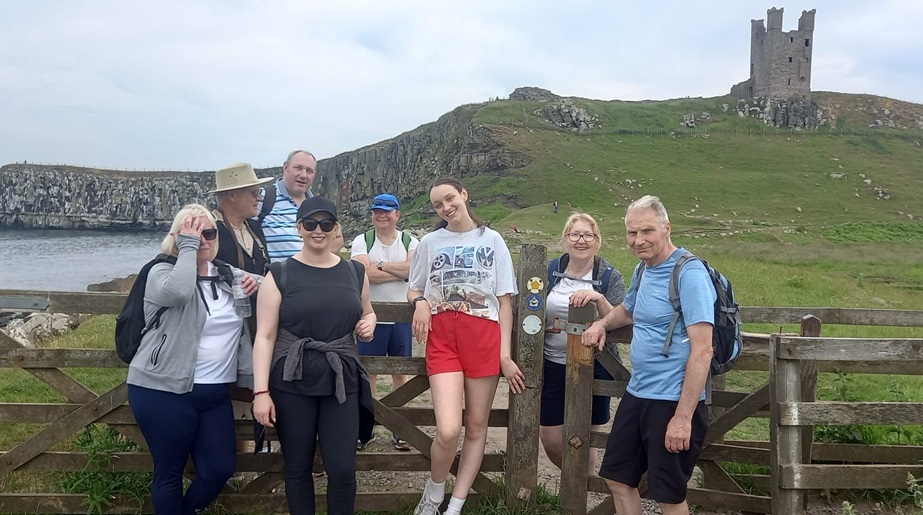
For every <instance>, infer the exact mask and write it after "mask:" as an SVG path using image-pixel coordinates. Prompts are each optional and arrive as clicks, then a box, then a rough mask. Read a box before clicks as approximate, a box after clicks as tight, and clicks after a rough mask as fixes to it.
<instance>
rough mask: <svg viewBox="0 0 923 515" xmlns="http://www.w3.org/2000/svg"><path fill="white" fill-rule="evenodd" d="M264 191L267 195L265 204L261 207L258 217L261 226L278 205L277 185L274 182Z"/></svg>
mask: <svg viewBox="0 0 923 515" xmlns="http://www.w3.org/2000/svg"><path fill="white" fill-rule="evenodd" d="M263 189H264V190H265V191H266V194H265V195H263V204H262V205H261V206H260V214H258V215H257V216H256V219H257V220H259V222H260V224H262V223H263V220H264V219H265V218H266V215H268V214H269V213H271V212H272V208H273V207H274V206H275V205H276V183H274V182H273V183H271V184H268V185H266V187H265V188H263Z"/></svg>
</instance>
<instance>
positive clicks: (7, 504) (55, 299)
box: [0, 245, 547, 513]
mask: <svg viewBox="0 0 923 515" xmlns="http://www.w3.org/2000/svg"><path fill="white" fill-rule="evenodd" d="M546 270H547V268H546V255H545V247H543V246H539V245H524V246H523V248H522V250H521V253H520V260H519V274H518V275H519V280H518V281H519V288H520V290H521V291H523V292H528V291H529V289H530V288H531V289H533V290H536V291H539V292H540V293H542V295H543V292H542V290H543V288H544V284H543V283H542V284H538V283H536V281H535V279H538V281H539V282H542V278H544V277H545V275H546V273H547V272H546ZM540 298H541V302H538V303H536V302H535V301H534V298H533V301H532V302H530V303H527V301H529V300H530V295H529V294H528V293H527V294H525V295H521V296H520V297H519V305H518V307H517V308H515V309H514V314H515V315H516V316H517V320H524V319H526V318H527V317H529V315H534V316H536V317H538V318H539V319H540V320H541V321H542V322H543V321H544V302H543V300H544V297H543V296H542V297H540ZM124 300H125V296H124V295H123V294H109V293H70V292H44V291H43V292H38V291H2V290H0V311H4V310H5V311H17V310H18V311H43V312H49V313H88V314H116V313H118V311H119V310H120V309H121V307H122V304H123V303H124ZM374 308H375V311H376V313H377V315H378V319H379V320H381V321H397V322H409V321H410V320H411V317H412V316H413V311H412V309H411V308H410V307H409V306H408V305H407V304H406V303H375V304H374ZM539 329H540V328H539ZM543 337H544V334H543V331H541V330H536V331H534V332H532V329H531V326H530V330H529V331H528V332H527V331H525V330H518V331H515V332H514V348H513V352H514V358H516V359H517V363H518V364H519V366H520V368H521V369H522V371H523V373H524V374H525V376H526V377H527V378H528V387H527V388H526V391H525V392H524V393H522V394H520V395H516V396H511V399H510V403H509V409H494V410H492V411H491V413H490V418H489V425H490V426H491V427H504V428H508V431H507V435H508V436H507V442H506V452H505V453H504V452H494V453H489V454H486V455H485V456H484V461H483V465H482V466H481V473H480V474H479V475H478V477H477V478H476V479H475V482H474V490H475V491H476V493H475V494H473V495H472V504H473V503H476V502H477V498H478V494H484V493H491V494H494V495H495V494H497V493H499V492H498V490H499V489H500V488H501V487H500V486H499V485H500V484H501V483H499V482H497V481H494V480H492V479H491V478H490V477H488V475H487V474H490V473H504V472H505V475H504V481H503V484H504V485H505V486H506V490H507V491H508V501H509V502H510V503H518V502H525V503H529V502H533V501H534V496H535V490H536V487H537V481H538V479H537V476H538V424H539V418H538V416H539V411H538V407H539V400H540V394H541V373H542V361H541V360H542V357H543V354H542V345H543V343H544V339H543ZM362 362H363V365H364V366H365V367H366V369H367V370H368V371H369V372H370V373H372V374H408V375H413V376H415V377H414V378H413V379H411V380H410V381H408V382H407V383H406V384H404V385H403V386H401V387H400V388H398V389H396V390H394V391H392V392H391V393H389V394H388V395H386V396H385V397H383V398H382V399H380V400H377V401H376V402H375V408H376V410H375V418H376V422H377V423H378V424H379V425H381V426H384V427H386V428H388V429H390V430H392V431H395V432H397V433H399V434H400V435H401V437H402V438H403V439H405V440H406V441H407V442H409V443H410V444H411V445H412V446H413V447H414V448H415V449H416V451H417V452H412V453H402V452H396V451H395V452H385V453H371V452H360V453H359V454H358V456H357V458H356V465H357V470H358V471H372V470H374V471H418V472H428V471H429V465H430V463H429V454H430V444H431V443H432V439H431V438H430V437H429V436H428V435H427V434H426V433H425V432H424V431H422V430H421V429H419V426H424V427H426V426H434V425H435V416H434V414H433V410H432V408H431V407H412V406H407V404H408V403H409V402H410V401H411V400H413V399H414V398H416V397H417V396H419V395H420V394H422V393H424V392H426V391H427V390H428V389H429V380H428V379H427V377H426V366H425V362H424V358H370V357H364V358H362ZM125 366H126V365H125V364H124V363H122V361H121V360H120V359H119V358H118V356H117V355H116V353H115V351H114V350H108V349H52V348H24V347H22V346H21V345H20V344H19V343H18V342H16V341H15V340H13V339H12V338H10V337H9V336H7V335H6V334H4V333H3V332H2V331H0V367H6V368H19V369H22V370H24V371H26V372H28V373H29V374H31V375H33V376H34V377H36V378H38V379H39V380H41V381H42V382H43V383H45V384H47V385H49V386H50V387H51V388H52V389H54V390H55V391H56V392H57V393H59V394H60V395H61V396H62V397H63V398H64V399H66V402H63V403H42V404H34V403H12V402H7V403H0V423H26V424H41V425H44V427H43V428H42V429H40V430H38V431H37V432H36V433H35V434H32V435H30V436H28V437H27V438H26V439H25V440H23V441H21V442H19V443H17V444H16V445H14V446H13V447H12V448H10V449H8V450H6V451H5V452H2V453H0V477H5V476H8V475H9V474H11V473H14V472H19V471H33V472H34V471H82V470H102V471H112V472H132V471H145V472H147V471H150V470H151V468H152V460H151V456H150V454H149V453H147V452H146V450H145V449H144V445H145V442H144V438H143V437H142V436H141V433H140V431H139V429H138V427H137V425H136V424H135V421H134V417H133V416H132V413H131V410H130V408H129V407H128V405H127V385H126V384H125V383H124V382H123V383H121V384H119V385H117V386H115V387H114V388H112V389H110V390H109V391H106V392H102V393H97V392H94V391H93V390H92V389H91V388H89V387H88V386H87V385H85V384H83V383H81V382H80V381H78V380H77V379H75V378H74V377H73V376H72V375H70V374H68V373H67V369H70V368H78V367H79V368H96V369H111V368H124V367H125ZM501 387H505V386H503V385H501ZM91 424H106V425H108V426H109V427H112V428H113V429H115V430H116V431H117V432H118V433H120V434H121V435H123V436H125V437H126V438H128V439H130V440H132V441H134V442H135V443H137V444H138V445H139V446H140V447H141V451H139V452H125V453H116V454H115V455H113V456H112V459H111V460H109V462H108V463H106V464H103V465H90V464H89V463H88V460H87V454H86V453H82V452H74V451H60V450H54V448H55V446H60V444H61V443H62V442H67V441H68V440H69V439H70V438H71V437H72V436H73V435H74V434H76V433H78V432H79V431H81V430H82V429H83V428H85V427H86V426H88V425H91ZM237 424H238V425H237V431H238V439H239V440H250V439H251V438H252V431H253V429H252V423H251V422H249V421H238V422H237ZM273 435H274V433H273V432H272V430H269V436H270V437H272V436H273ZM282 460H283V456H282V454H279V453H268V454H258V455H252V454H249V453H238V456H237V470H238V472H258V473H260V474H259V475H258V476H257V477H255V479H252V480H249V481H245V482H243V484H242V485H240V488H239V489H237V490H232V489H230V488H228V489H227V490H226V492H224V493H222V495H221V496H220V497H219V499H218V502H219V503H220V504H221V505H222V506H223V507H224V508H225V509H227V510H229V511H231V512H235V513H269V512H286V511H287V505H286V500H285V496H284V494H282V493H279V492H277V491H276V490H277V487H279V486H280V485H281V484H282V482H283V473H282V471H283V461H282ZM457 465H458V461H457V460H456V463H455V464H454V465H453V467H452V471H453V473H454V472H455V470H456V467H457ZM315 470H316V471H321V470H323V465H322V463H321V462H320V459H319V458H318V460H317V461H316V462H315ZM189 472H190V473H193V470H192V468H191V466H190V470H189ZM485 473H486V474H485ZM250 476H256V474H250ZM402 483H404V484H406V482H402ZM422 488H423V480H422V479H421V480H420V484H419V485H418V486H417V487H415V488H412V489H411V490H408V491H399V490H398V491H394V490H391V491H388V492H362V491H361V486H360V492H359V493H358V494H357V499H356V509H357V510H361V511H380V512H387V511H393V510H397V509H400V508H404V507H407V506H412V505H413V504H414V503H416V501H417V500H419V497H420V492H422ZM86 501H87V496H85V495H81V494H67V493H61V492H37V493H0V513H24V512H25V513H86V512H87V506H86V504H85V503H86ZM325 505H326V502H325V499H324V495H323V494H319V495H317V507H318V510H321V511H323V510H325ZM139 511H140V512H144V513H150V512H152V505H151V503H150V498H149V496H148V497H147V498H145V500H144V501H143V503H140V504H139V503H138V502H137V501H135V500H132V499H130V498H127V497H125V496H123V497H117V498H114V499H112V505H111V506H109V507H108V509H107V510H106V513H125V512H131V513H137V512H139Z"/></svg>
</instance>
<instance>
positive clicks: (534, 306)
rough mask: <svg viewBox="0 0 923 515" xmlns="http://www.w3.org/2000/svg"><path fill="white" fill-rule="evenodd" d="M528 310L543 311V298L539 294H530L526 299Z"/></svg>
mask: <svg viewBox="0 0 923 515" xmlns="http://www.w3.org/2000/svg"><path fill="white" fill-rule="evenodd" d="M526 309H528V310H529V311H538V310H540V309H542V296H541V295H539V294H537V293H530V294H529V296H528V297H526Z"/></svg>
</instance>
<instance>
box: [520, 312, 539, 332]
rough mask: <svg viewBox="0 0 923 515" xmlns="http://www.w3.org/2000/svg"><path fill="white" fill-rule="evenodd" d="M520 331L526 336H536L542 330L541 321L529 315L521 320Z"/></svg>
mask: <svg viewBox="0 0 923 515" xmlns="http://www.w3.org/2000/svg"><path fill="white" fill-rule="evenodd" d="M522 330H523V331H525V333H526V334H538V332H539V331H541V330H542V319H541V318H539V317H537V316H535V315H529V316H527V317H525V318H523V319H522Z"/></svg>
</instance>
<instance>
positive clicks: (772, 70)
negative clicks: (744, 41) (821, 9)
mask: <svg viewBox="0 0 923 515" xmlns="http://www.w3.org/2000/svg"><path fill="white" fill-rule="evenodd" d="M783 12H784V9H783V8H779V9H776V8H775V7H773V8H771V9H769V10H768V11H766V24H765V25H764V23H763V20H751V21H750V78H749V79H747V80H745V81H743V82H740V83H738V84H735V85H734V86H732V87H731V95H732V96H734V97H736V98H738V99H739V100H740V102H739V104H738V111H740V112H742V113H746V114H750V113H751V112H754V111H758V112H759V114H758V116H759V118H760V119H762V120H763V121H764V122H765V123H767V124H769V125H775V126H777V127H779V126H786V127H795V128H816V127H817V121H818V110H817V104H815V103H814V102H813V101H811V56H812V53H813V49H814V15H815V14H816V12H817V10H816V9H811V10H810V11H802V12H801V17H800V18H799V19H798V29H797V30H791V31H788V32H783V31H782V14H783ZM754 108H756V109H754Z"/></svg>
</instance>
